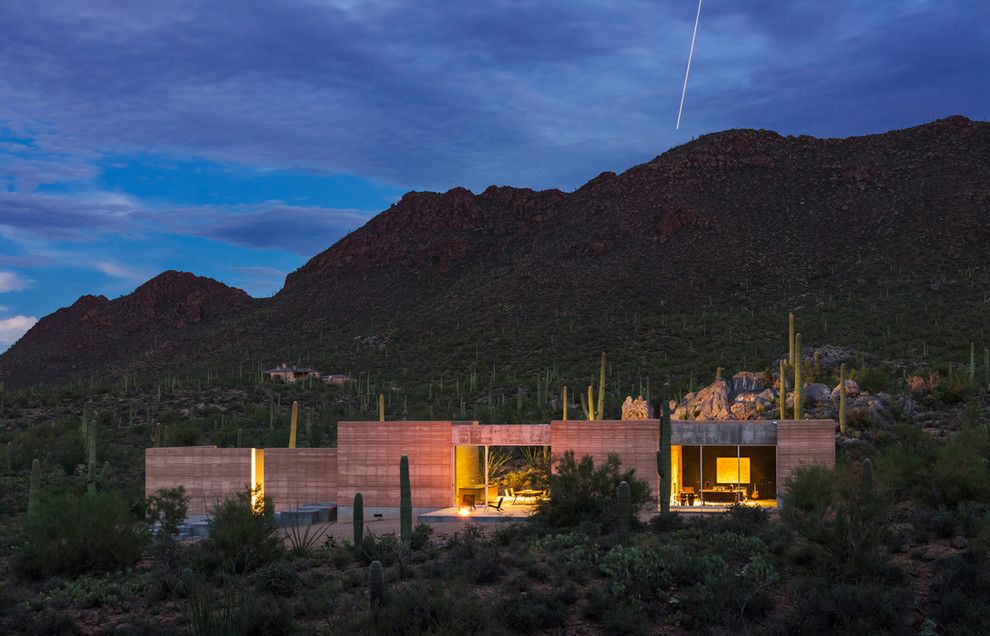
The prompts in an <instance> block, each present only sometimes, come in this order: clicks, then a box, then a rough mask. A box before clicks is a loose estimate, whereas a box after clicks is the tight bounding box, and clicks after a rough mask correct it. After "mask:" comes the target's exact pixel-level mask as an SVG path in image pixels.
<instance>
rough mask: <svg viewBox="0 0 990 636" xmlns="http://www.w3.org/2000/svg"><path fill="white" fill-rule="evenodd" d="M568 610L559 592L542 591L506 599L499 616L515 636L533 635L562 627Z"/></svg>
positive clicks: (501, 621)
mask: <svg viewBox="0 0 990 636" xmlns="http://www.w3.org/2000/svg"><path fill="white" fill-rule="evenodd" d="M566 609H567V606H566V604H565V603H564V601H563V600H562V599H561V595H560V594H559V593H558V592H556V591H554V592H550V591H543V590H541V591H535V592H531V593H527V594H525V595H520V596H512V597H507V598H504V599H503V601H502V603H501V604H500V605H499V608H498V612H497V616H498V617H499V622H500V623H501V624H502V625H504V626H505V627H507V628H508V629H509V630H510V631H511V632H512V633H513V634H532V633H533V632H535V631H538V630H542V629H549V628H551V627H556V626H558V625H561V624H562V623H563V621H564V616H565V612H566Z"/></svg>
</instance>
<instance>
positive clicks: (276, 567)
mask: <svg viewBox="0 0 990 636" xmlns="http://www.w3.org/2000/svg"><path fill="white" fill-rule="evenodd" d="M251 578H252V580H253V581H254V583H255V585H257V586H258V588H259V589H262V590H265V591H266V592H270V593H272V594H274V595H275V596H292V595H293V594H295V593H296V590H297V589H298V588H299V573H298V572H296V569H295V567H293V565H292V564H291V563H289V562H288V561H273V562H272V563H269V564H268V565H263V566H261V567H260V568H258V569H257V570H255V572H254V574H252V575H251Z"/></svg>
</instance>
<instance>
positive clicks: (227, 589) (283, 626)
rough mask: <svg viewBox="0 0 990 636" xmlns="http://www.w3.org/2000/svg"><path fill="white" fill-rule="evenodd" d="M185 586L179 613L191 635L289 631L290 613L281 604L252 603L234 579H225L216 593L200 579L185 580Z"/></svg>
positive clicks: (216, 635) (290, 627)
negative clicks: (218, 592)
mask: <svg viewBox="0 0 990 636" xmlns="http://www.w3.org/2000/svg"><path fill="white" fill-rule="evenodd" d="M186 589H187V590H188V593H187V595H186V601H185V604H184V607H183V613H184V614H185V617H186V620H187V621H188V628H189V633H190V634H193V635H194V636H240V635H241V634H266V635H269V634H270V635H272V636H276V635H278V634H288V633H291V632H292V629H293V622H292V616H291V615H290V614H289V612H288V611H287V609H286V607H285V606H284V605H283V604H280V603H271V602H269V603H265V604H264V605H261V604H258V603H255V602H254V599H252V598H250V597H248V595H247V592H246V591H245V590H243V589H241V588H240V587H238V585H237V583H236V582H234V581H231V580H226V581H225V582H224V584H223V587H222V589H221V591H220V594H219V595H218V594H216V593H215V592H214V589H213V587H212V586H211V585H209V584H208V583H206V582H205V581H203V580H200V579H190V580H189V581H187V582H186ZM218 596H219V598H218Z"/></svg>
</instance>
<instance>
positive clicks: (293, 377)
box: [265, 364, 320, 382]
mask: <svg viewBox="0 0 990 636" xmlns="http://www.w3.org/2000/svg"><path fill="white" fill-rule="evenodd" d="M265 377H266V378H268V379H269V380H282V381H283V382H298V381H299V380H305V379H306V378H317V379H318V378H319V377H320V372H319V371H317V370H316V369H310V368H309V367H290V366H288V365H285V364H282V365H280V366H277V367H275V368H274V369H265Z"/></svg>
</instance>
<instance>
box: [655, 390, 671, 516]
mask: <svg viewBox="0 0 990 636" xmlns="http://www.w3.org/2000/svg"><path fill="white" fill-rule="evenodd" d="M657 476H658V477H659V478H660V512H664V513H666V512H670V487H671V481H672V479H671V477H672V475H671V474H670V384H668V383H664V385H663V390H662V391H661V394H660V448H659V449H658V450H657Z"/></svg>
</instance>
